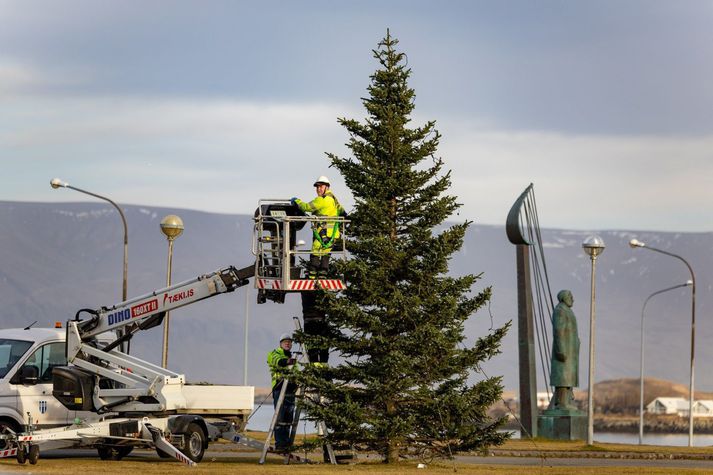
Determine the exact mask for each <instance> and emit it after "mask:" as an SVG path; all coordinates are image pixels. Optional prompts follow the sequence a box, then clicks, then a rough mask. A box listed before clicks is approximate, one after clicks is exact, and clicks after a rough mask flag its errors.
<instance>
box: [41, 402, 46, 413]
mask: <svg viewBox="0 0 713 475" xmlns="http://www.w3.org/2000/svg"><path fill="white" fill-rule="evenodd" d="M45 412H47V401H40V414H44V413H45Z"/></svg>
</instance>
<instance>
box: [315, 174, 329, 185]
mask: <svg viewBox="0 0 713 475" xmlns="http://www.w3.org/2000/svg"><path fill="white" fill-rule="evenodd" d="M317 185H327V186H331V183H329V178H327V177H326V176H324V175H322V176H321V177H319V178H317V180H316V181H315V182H314V185H313V186H317Z"/></svg>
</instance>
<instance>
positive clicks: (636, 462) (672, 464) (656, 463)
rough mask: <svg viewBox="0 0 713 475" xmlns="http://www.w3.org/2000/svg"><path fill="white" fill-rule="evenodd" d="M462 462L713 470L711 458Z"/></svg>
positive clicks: (464, 459)
mask: <svg viewBox="0 0 713 475" xmlns="http://www.w3.org/2000/svg"><path fill="white" fill-rule="evenodd" d="M456 460H458V462H461V463H468V464H477V465H519V466H537V467H652V468H653V467H662V468H686V469H687V468H705V469H708V470H711V471H713V461H711V460H681V459H675V460H667V459H622V458H603V457H587V458H585V457H573V458H561V457H548V458H538V457H473V456H457V457H456Z"/></svg>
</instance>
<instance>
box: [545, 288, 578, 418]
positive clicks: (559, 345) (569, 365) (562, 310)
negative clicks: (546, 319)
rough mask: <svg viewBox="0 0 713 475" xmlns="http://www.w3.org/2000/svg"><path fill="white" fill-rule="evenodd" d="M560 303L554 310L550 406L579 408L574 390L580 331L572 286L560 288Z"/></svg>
mask: <svg viewBox="0 0 713 475" xmlns="http://www.w3.org/2000/svg"><path fill="white" fill-rule="evenodd" d="M557 300H559V303H558V304H557V306H556V307H555V310H554V313H553V314H552V363H551V367H550V385H551V386H554V388H555V393H554V395H553V396H552V401H551V402H550V409H563V410H568V409H576V406H575V405H574V391H573V390H572V388H574V387H576V386H579V335H578V334H577V318H576V317H575V316H574V312H573V311H572V305H573V304H574V297H573V296H572V292H571V291H569V290H560V291H559V293H558V294H557Z"/></svg>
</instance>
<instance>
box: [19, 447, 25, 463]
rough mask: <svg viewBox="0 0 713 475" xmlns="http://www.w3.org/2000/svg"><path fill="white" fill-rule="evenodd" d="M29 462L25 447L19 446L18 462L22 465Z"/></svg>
mask: <svg viewBox="0 0 713 475" xmlns="http://www.w3.org/2000/svg"><path fill="white" fill-rule="evenodd" d="M25 462H27V454H26V453H25V448H24V447H23V446H18V447H17V463H19V464H20V465H22V464H24V463H25Z"/></svg>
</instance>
